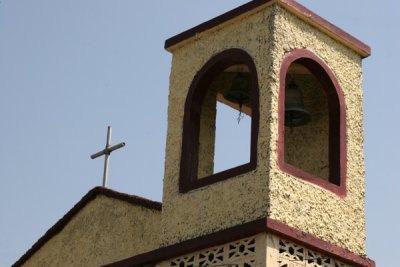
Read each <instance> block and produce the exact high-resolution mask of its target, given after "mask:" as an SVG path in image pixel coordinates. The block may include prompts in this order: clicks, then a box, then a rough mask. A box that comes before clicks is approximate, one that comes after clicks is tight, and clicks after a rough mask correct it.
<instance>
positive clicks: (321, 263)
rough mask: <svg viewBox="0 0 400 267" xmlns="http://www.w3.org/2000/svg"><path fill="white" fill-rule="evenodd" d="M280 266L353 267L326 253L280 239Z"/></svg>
mask: <svg viewBox="0 0 400 267" xmlns="http://www.w3.org/2000/svg"><path fill="white" fill-rule="evenodd" d="M278 244H279V259H278V263H279V267H300V266H303V267H351V266H350V265H347V264H344V263H342V262H339V261H336V260H334V259H332V258H330V257H327V256H326V255H322V254H320V253H318V252H315V251H312V250H309V249H307V248H305V247H302V246H299V245H297V244H295V243H292V242H290V241H287V240H282V239H279V243H278Z"/></svg>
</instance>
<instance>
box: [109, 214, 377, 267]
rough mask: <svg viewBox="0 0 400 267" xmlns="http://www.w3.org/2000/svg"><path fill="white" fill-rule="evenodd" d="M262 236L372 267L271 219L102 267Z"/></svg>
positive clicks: (134, 266) (131, 265) (137, 266)
mask: <svg viewBox="0 0 400 267" xmlns="http://www.w3.org/2000/svg"><path fill="white" fill-rule="evenodd" d="M263 232H266V233H271V234H275V235H277V236H280V237H283V238H286V239H288V240H291V241H294V242H296V243H298V244H300V245H303V246H305V247H308V248H310V249H313V250H315V251H318V252H320V253H322V254H324V255H327V256H330V257H333V258H336V259H339V260H341V261H344V262H346V263H349V264H352V265H354V266H357V267H375V262H374V261H373V260H371V259H369V258H367V257H365V256H360V255H358V254H355V253H354V252H351V251H348V250H346V249H344V248H341V247H339V246H337V245H334V244H332V243H330V242H327V241H324V240H322V239H320V238H318V237H316V236H314V235H311V234H308V233H305V232H302V231H300V230H297V229H295V228H293V227H291V226H288V225H286V224H284V223H282V222H280V221H277V220H274V219H271V218H261V219H256V220H254V221H250V222H247V223H244V224H242V225H237V226H233V227H231V228H227V229H224V230H220V231H218V232H215V233H211V234H208V235H205V236H200V237H196V238H193V239H190V240H186V241H183V242H181V243H177V244H173V245H169V246H166V247H161V248H158V249H155V250H152V251H149V252H145V253H143V254H139V255H136V256H133V257H130V258H127V259H123V260H121V261H117V262H114V263H110V264H107V265H104V266H103V267H141V266H148V265H149V266H150V265H153V264H156V263H158V262H161V261H164V260H168V259H172V258H174V257H178V256H181V255H185V254H188V253H192V252H194V251H198V250H202V249H205V248H209V247H213V246H217V245H221V244H224V243H228V242H232V241H234V240H238V239H241V238H246V237H249V236H252V235H256V234H259V233H263Z"/></svg>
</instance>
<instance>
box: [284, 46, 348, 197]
mask: <svg viewBox="0 0 400 267" xmlns="http://www.w3.org/2000/svg"><path fill="white" fill-rule="evenodd" d="M294 62H296V63H300V64H302V65H304V66H305V67H307V68H308V69H309V70H310V71H311V72H312V73H313V74H314V76H315V77H317V79H319V81H320V83H321V85H322V87H323V89H324V91H325V93H326V96H327V100H328V107H329V165H330V173H329V176H330V177H329V182H328V181H325V180H323V179H321V178H318V177H316V176H314V175H312V174H310V173H308V172H306V171H304V170H301V169H299V168H297V167H295V166H292V165H290V164H288V163H286V162H285V160H284V149H285V143H284V142H285V140H284V136H285V135H284V131H285V126H284V114H285V88H286V84H285V83H286V74H287V71H288V68H289V67H290V65H291V64H292V63H294ZM278 105H279V106H278V112H279V116H278V123H279V126H278V131H279V135H278V165H279V167H280V168H281V169H282V170H283V171H285V172H287V173H289V174H292V175H294V176H296V177H298V178H300V179H303V180H306V181H308V182H311V183H314V184H316V185H318V186H320V187H322V188H325V189H327V190H329V191H332V192H334V193H335V194H337V195H338V196H340V197H345V196H346V193H347V191H346V174H347V136H346V107H345V101H344V95H343V91H342V89H341V87H340V85H339V82H338V81H337V79H336V77H335V75H334V74H333V72H332V71H331V70H330V68H329V67H328V65H327V64H326V63H325V62H324V61H323V60H322V59H321V58H319V57H318V56H317V55H315V54H314V53H312V52H311V51H309V50H306V49H294V50H293V51H291V52H290V53H289V54H287V55H286V56H285V58H284V59H283V62H282V66H281V70H280V89H279V104H278Z"/></svg>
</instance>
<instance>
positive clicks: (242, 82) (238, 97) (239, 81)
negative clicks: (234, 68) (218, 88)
mask: <svg viewBox="0 0 400 267" xmlns="http://www.w3.org/2000/svg"><path fill="white" fill-rule="evenodd" d="M249 87H250V86H249V79H248V78H247V77H246V76H245V75H244V74H243V73H241V72H238V73H237V74H236V76H235V77H234V78H233V81H232V86H231V88H230V89H229V90H228V91H226V92H225V94H224V98H225V99H226V100H228V101H231V102H233V103H237V104H239V106H240V107H242V105H243V104H246V103H249V102H250V88H249Z"/></svg>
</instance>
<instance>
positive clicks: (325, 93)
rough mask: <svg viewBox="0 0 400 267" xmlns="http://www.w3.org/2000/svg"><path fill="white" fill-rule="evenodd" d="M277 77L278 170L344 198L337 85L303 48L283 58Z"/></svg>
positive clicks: (342, 114)
mask: <svg viewBox="0 0 400 267" xmlns="http://www.w3.org/2000/svg"><path fill="white" fill-rule="evenodd" d="M280 78H281V82H280V101H279V129H280V131H279V132H280V136H279V153H278V161H279V164H280V166H281V168H282V169H283V170H285V171H286V172H288V173H290V174H293V175H294V176H296V177H298V178H302V179H305V180H308V181H311V182H314V183H316V184H318V185H320V186H322V187H324V188H327V189H329V190H331V191H334V192H336V193H338V194H345V175H346V160H345V159H346V129H345V125H346V124H345V109H344V107H345V106H344V99H343V94H342V91H341V89H340V87H339V83H338V82H337V80H336V78H335V76H334V75H333V73H332V71H331V70H330V69H329V68H328V66H327V65H326V64H325V63H324V62H323V60H321V59H320V58H319V57H317V56H316V55H314V54H313V53H311V52H310V51H307V50H304V49H296V50H294V51H292V52H291V53H290V54H288V55H287V56H286V57H285V59H284V61H283V63H282V67H281V73H280Z"/></svg>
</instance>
